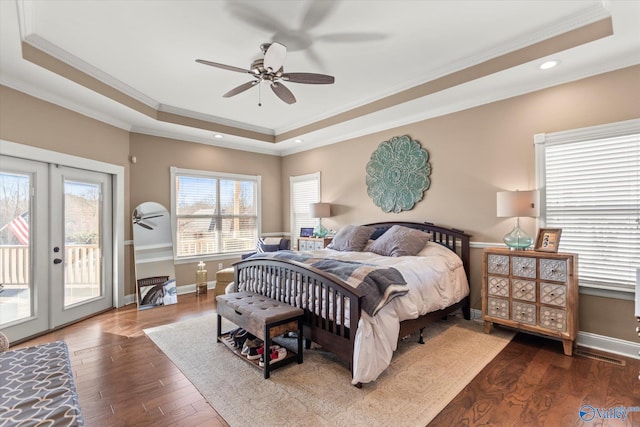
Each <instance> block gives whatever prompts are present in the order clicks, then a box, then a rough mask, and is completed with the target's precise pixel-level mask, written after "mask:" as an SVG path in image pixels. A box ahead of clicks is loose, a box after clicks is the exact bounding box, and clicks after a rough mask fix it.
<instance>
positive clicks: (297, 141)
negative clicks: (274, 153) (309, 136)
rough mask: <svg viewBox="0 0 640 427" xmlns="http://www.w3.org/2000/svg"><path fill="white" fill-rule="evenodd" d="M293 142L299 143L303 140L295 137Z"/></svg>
mask: <svg viewBox="0 0 640 427" xmlns="http://www.w3.org/2000/svg"><path fill="white" fill-rule="evenodd" d="M293 142H296V143H299V142H302V139H300V138H298V139H294V140H293Z"/></svg>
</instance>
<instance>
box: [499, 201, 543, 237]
mask: <svg viewBox="0 0 640 427" xmlns="http://www.w3.org/2000/svg"><path fill="white" fill-rule="evenodd" d="M539 204H540V192H539V191H537V190H532V191H499V192H498V193H497V195H496V210H497V216H498V217H502V218H504V217H508V218H513V217H516V224H515V226H514V227H513V230H511V231H510V232H509V233H507V234H506V235H505V236H504V238H503V240H504V243H505V244H506V245H507V246H509V247H510V248H511V249H527V248H528V247H529V246H531V243H533V238H532V237H530V236H529V235H527V233H525V232H524V231H523V230H522V229H521V228H520V217H523V216H530V217H537V216H538V215H540V206H539Z"/></svg>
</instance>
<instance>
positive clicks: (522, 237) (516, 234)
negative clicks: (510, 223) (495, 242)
mask: <svg viewBox="0 0 640 427" xmlns="http://www.w3.org/2000/svg"><path fill="white" fill-rule="evenodd" d="M502 240H503V241H504V243H505V244H506V245H507V246H509V248H511V250H524V249H527V248H528V247H529V246H531V244H532V243H533V238H532V237H529V235H527V233H525V232H524V231H522V229H521V228H520V218H518V219H517V220H516V225H515V227H513V230H511V231H510V232H509V233H508V234H506V235H505V236H504V238H503V239H502Z"/></svg>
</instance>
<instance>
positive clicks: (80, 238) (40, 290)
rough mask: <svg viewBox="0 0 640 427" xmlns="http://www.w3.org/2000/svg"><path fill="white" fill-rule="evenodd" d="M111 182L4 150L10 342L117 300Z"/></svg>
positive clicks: (3, 276)
mask: <svg viewBox="0 0 640 427" xmlns="http://www.w3.org/2000/svg"><path fill="white" fill-rule="evenodd" d="M112 182H113V179H112V176H111V175H110V174H108V173H104V172H95V171H89V170H84V169H79V168H75V167H70V166H61V165H59V164H53V163H46V162H42V161H35V160H28V159H24V158H18V157H12V156H6V155H2V156H0V283H2V289H1V291H0V329H2V331H3V332H4V333H5V334H6V335H7V336H8V337H9V339H10V340H11V341H16V340H21V339H24V338H27V337H30V336H32V335H36V334H40V333H42V332H46V331H48V330H50V329H54V328H56V327H59V326H61V325H65V324H68V323H71V322H74V321H76V320H79V319H82V318H84V317H87V316H89V315H91V314H94V313H97V312H100V311H103V310H105V309H108V308H110V307H113V306H114V294H113V288H114V287H113V284H114V278H113V272H114V268H113V265H114V257H113V254H114V250H113V239H112V237H113V218H114V216H113V212H114V206H113V205H114V203H113V197H112V196H113V189H112Z"/></svg>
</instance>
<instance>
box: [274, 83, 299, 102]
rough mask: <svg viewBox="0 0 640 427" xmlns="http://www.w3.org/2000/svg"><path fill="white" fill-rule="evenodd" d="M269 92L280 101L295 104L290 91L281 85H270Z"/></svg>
mask: <svg viewBox="0 0 640 427" xmlns="http://www.w3.org/2000/svg"><path fill="white" fill-rule="evenodd" d="M271 90H273V93H275V94H276V95H278V98H280V99H282V100H283V101H284V102H286V103H287V104H295V102H296V97H295V96H293V93H291V91H290V90H289V89H287V87H286V86H285V85H283V84H282V83H278V82H273V83H271Z"/></svg>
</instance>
